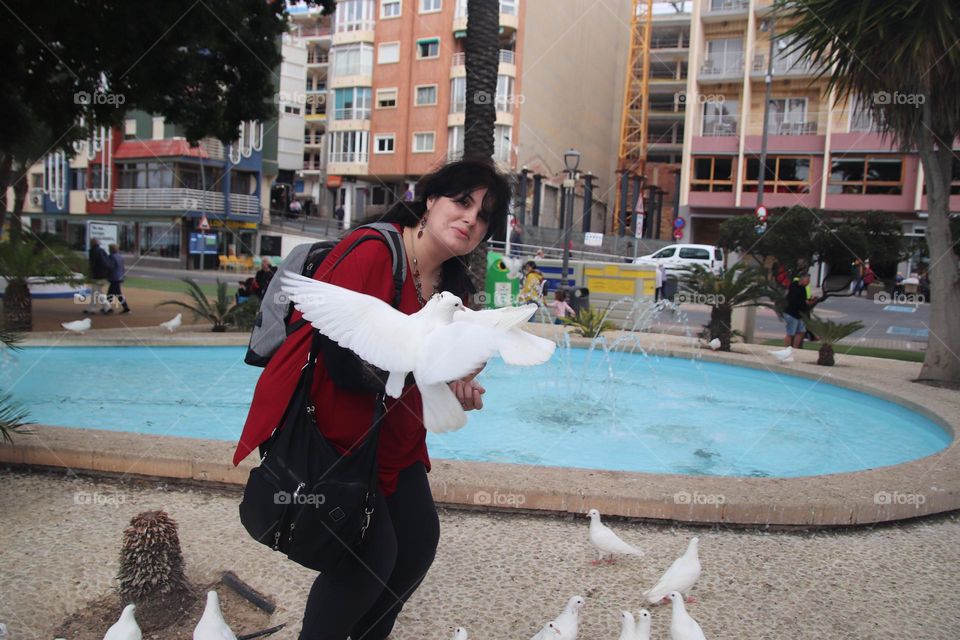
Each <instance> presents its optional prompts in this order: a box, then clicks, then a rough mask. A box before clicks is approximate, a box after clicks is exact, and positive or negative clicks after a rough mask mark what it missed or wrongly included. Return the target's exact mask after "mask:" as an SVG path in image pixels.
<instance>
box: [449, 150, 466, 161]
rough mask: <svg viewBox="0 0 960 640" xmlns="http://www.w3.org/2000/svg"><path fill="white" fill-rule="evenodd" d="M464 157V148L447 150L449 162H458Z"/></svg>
mask: <svg viewBox="0 0 960 640" xmlns="http://www.w3.org/2000/svg"><path fill="white" fill-rule="evenodd" d="M462 159H463V149H454V150H453V151H447V162H457V161H458V160H462Z"/></svg>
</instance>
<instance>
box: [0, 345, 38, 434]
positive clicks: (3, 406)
mask: <svg viewBox="0 0 960 640" xmlns="http://www.w3.org/2000/svg"><path fill="white" fill-rule="evenodd" d="M21 340H23V336H21V335H20V334H19V333H14V332H12V331H7V330H6V329H2V328H0V345H2V348H4V349H10V350H11V351H18V350H19V349H20V347H19V346H17V345H18V343H19V342H20V341H21ZM27 415H28V413H27V410H26V409H24V408H23V407H21V406H20V405H19V404H18V403H16V402H14V401H13V398H12V396H11V395H10V394H9V393H3V392H0V442H6V443H8V444H13V434H14V433H15V432H17V433H29V431H27V430H26V429H24V427H25V426H26V425H28V424H31V423H30V422H29V421H28V420H27Z"/></svg>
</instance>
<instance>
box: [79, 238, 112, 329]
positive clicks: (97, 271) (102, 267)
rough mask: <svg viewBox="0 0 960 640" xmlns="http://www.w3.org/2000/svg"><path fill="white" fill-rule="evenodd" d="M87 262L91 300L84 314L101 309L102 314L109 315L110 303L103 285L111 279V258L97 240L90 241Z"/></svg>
mask: <svg viewBox="0 0 960 640" xmlns="http://www.w3.org/2000/svg"><path fill="white" fill-rule="evenodd" d="M87 261H88V263H89V265H90V278H91V280H90V300H89V301H88V302H87V306H86V308H85V309H84V310H83V312H84V313H96V312H97V307H100V313H107V312H108V309H110V303H109V302H108V301H107V296H105V295H104V294H103V285H104V283H105V282H106V281H107V279H108V278H109V277H110V258H109V256H108V255H107V252H106V251H104V250H103V247H101V246H100V240H99V239H97V238H91V239H90V251H88V252H87Z"/></svg>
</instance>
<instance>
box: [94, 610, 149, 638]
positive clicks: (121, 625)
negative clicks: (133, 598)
mask: <svg viewBox="0 0 960 640" xmlns="http://www.w3.org/2000/svg"><path fill="white" fill-rule="evenodd" d="M134 609H136V606H134V605H132V604H128V605H127V606H125V607H124V608H123V613H121V614H120V619H119V620H117V621H116V622H114V623H113V626H112V627H110V628H109V629H107V634H106V635H105V636H103V640H143V634H142V633H141V632H140V625H138V624H137V619H136V618H135V617H134V615H133V610H134Z"/></svg>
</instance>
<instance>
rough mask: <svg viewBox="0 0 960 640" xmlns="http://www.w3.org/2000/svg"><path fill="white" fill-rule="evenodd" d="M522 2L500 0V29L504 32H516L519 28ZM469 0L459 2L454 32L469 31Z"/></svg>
mask: <svg viewBox="0 0 960 640" xmlns="http://www.w3.org/2000/svg"><path fill="white" fill-rule="evenodd" d="M519 2H520V0H500V27H501V30H502V31H506V30H513V31H516V30H517V27H518V24H519V23H518V14H519V7H518V6H517V5H518V4H519ZM467 15H468V13H467V0H457V4H456V8H455V9H454V13H453V32H454V34H457V33H458V32H466V30H467Z"/></svg>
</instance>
